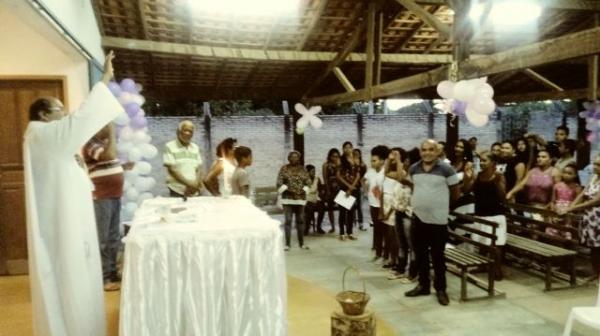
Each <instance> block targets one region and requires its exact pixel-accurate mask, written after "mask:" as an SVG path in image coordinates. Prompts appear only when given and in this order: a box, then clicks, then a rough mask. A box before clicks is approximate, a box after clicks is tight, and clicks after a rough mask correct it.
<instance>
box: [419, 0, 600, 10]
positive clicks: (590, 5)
mask: <svg viewBox="0 0 600 336" xmlns="http://www.w3.org/2000/svg"><path fill="white" fill-rule="evenodd" d="M416 2H418V3H420V4H423V5H445V4H447V3H448V1H447V0H416ZM538 3H539V4H540V5H541V6H543V7H544V8H552V9H566V10H587V11H600V3H599V2H598V1H594V0H538Z"/></svg>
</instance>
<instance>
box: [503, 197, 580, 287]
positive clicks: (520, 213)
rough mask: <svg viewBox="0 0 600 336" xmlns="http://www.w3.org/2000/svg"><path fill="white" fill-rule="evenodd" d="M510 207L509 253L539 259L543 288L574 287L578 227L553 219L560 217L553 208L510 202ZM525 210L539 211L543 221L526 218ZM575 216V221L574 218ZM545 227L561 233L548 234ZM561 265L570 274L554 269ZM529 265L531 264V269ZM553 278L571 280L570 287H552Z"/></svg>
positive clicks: (507, 242) (507, 241)
mask: <svg viewBox="0 0 600 336" xmlns="http://www.w3.org/2000/svg"><path fill="white" fill-rule="evenodd" d="M509 210H512V211H509V212H507V214H506V220H507V228H508V232H509V234H508V235H507V238H506V249H507V252H509V253H512V254H514V255H516V256H522V257H526V258H529V259H532V260H535V261H538V262H540V267H541V272H542V273H543V274H544V282H545V287H544V290H546V291H550V290H554V289H563V288H572V287H575V286H576V285H577V278H576V274H575V257H576V256H577V251H576V247H577V245H578V243H577V228H574V227H568V226H565V225H561V224H557V223H555V222H553V219H554V218H559V217H558V216H557V215H556V214H555V213H554V212H552V211H548V210H544V209H537V208H533V207H529V206H526V205H522V204H515V203H511V204H509ZM524 213H535V214H539V215H540V216H542V217H543V218H544V220H536V219H533V218H530V217H527V216H525V214H524ZM561 218H562V217H561ZM572 219H573V220H576V218H575V217H573V218H572ZM546 228H552V229H555V230H557V231H558V233H559V235H551V234H548V233H546ZM567 232H568V233H569V234H570V235H571V238H567V237H565V236H566V235H565V234H564V233H567ZM559 265H562V266H567V267H568V269H569V271H568V273H569V274H567V275H564V274H562V273H559V272H556V271H555V270H553V268H554V267H556V266H559ZM530 266H531V265H528V267H529V269H531V267H530ZM553 277H554V278H557V279H559V280H563V281H568V283H569V286H566V287H565V286H562V287H553V286H552V278H553Z"/></svg>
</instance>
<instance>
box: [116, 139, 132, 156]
mask: <svg viewBox="0 0 600 336" xmlns="http://www.w3.org/2000/svg"><path fill="white" fill-rule="evenodd" d="M132 148H133V143H131V142H129V141H120V142H119V143H118V144H117V152H119V153H129V151H130V150H131V149H132Z"/></svg>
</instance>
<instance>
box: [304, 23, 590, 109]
mask: <svg viewBox="0 0 600 336" xmlns="http://www.w3.org/2000/svg"><path fill="white" fill-rule="evenodd" d="M598 41H600V27H599V28H592V29H588V30H584V31H581V32H577V33H573V34H569V35H565V36H561V37H557V38H555V39H550V40H546V41H543V42H538V43H533V44H530V45H526V46H521V47H517V48H513V49H509V50H506V51H502V52H499V53H496V54H492V55H487V56H480V57H475V58H472V59H469V60H466V61H463V62H460V63H459V66H458V68H459V78H463V79H469V78H478V77H483V76H488V75H492V74H496V73H501V72H506V71H511V70H520V69H524V68H528V67H535V66H538V65H542V64H547V63H553V62H559V61H562V60H567V59H571V58H577V57H583V56H589V55H594V54H597V53H600V43H598ZM448 70H449V66H442V67H439V68H437V69H433V70H430V71H427V72H425V73H421V74H417V75H413V76H409V77H405V78H401V79H397V80H393V81H390V82H387V83H383V84H381V85H376V86H373V88H372V92H373V98H381V97H389V96H393V95H397V94H401V93H404V92H409V91H414V90H418V89H422V88H426V87H431V86H434V85H436V84H437V83H439V82H440V81H442V80H445V79H446V78H447V74H448ZM366 96H368V95H367V92H366V90H364V89H363V90H357V91H355V92H351V93H344V94H337V95H330V96H323V97H316V98H310V99H306V101H307V102H308V103H310V104H316V105H319V104H320V105H327V104H340V103H348V102H353V101H359V100H365V97H366Z"/></svg>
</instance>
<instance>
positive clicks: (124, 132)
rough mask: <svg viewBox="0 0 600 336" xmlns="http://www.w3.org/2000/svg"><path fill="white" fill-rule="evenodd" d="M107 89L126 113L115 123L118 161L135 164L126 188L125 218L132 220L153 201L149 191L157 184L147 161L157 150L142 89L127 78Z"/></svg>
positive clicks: (127, 178) (128, 177)
mask: <svg viewBox="0 0 600 336" xmlns="http://www.w3.org/2000/svg"><path fill="white" fill-rule="evenodd" d="M108 88H109V90H110V91H111V92H112V94H113V95H115V97H117V99H118V100H119V102H120V103H121V105H123V107H124V109H125V112H123V113H122V114H120V115H119V116H118V117H117V118H116V119H115V120H114V123H115V124H116V125H117V153H118V155H119V159H120V160H121V162H133V163H134V166H133V168H132V169H131V170H126V171H125V185H124V186H123V192H124V196H123V197H124V200H123V204H125V206H124V211H123V214H124V216H125V217H126V218H131V217H133V214H134V212H135V210H136V209H137V207H138V205H139V204H141V203H142V202H143V201H145V200H147V199H150V198H153V195H152V193H151V192H150V190H151V189H152V188H153V187H154V185H155V184H156V180H155V179H154V178H152V177H150V176H149V175H150V173H151V171H152V165H150V163H149V162H147V160H149V159H152V158H154V157H155V156H156V155H157V154H158V150H157V149H156V147H154V146H152V145H151V144H150V143H151V141H152V137H151V136H150V135H149V134H148V128H147V126H148V120H147V119H146V114H145V112H144V110H143V109H142V105H143V104H144V102H145V99H144V97H143V96H142V95H140V92H141V91H142V86H141V85H139V84H136V83H135V82H134V81H133V80H132V79H130V78H125V79H123V80H122V81H121V83H120V84H118V83H116V82H110V83H108Z"/></svg>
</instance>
